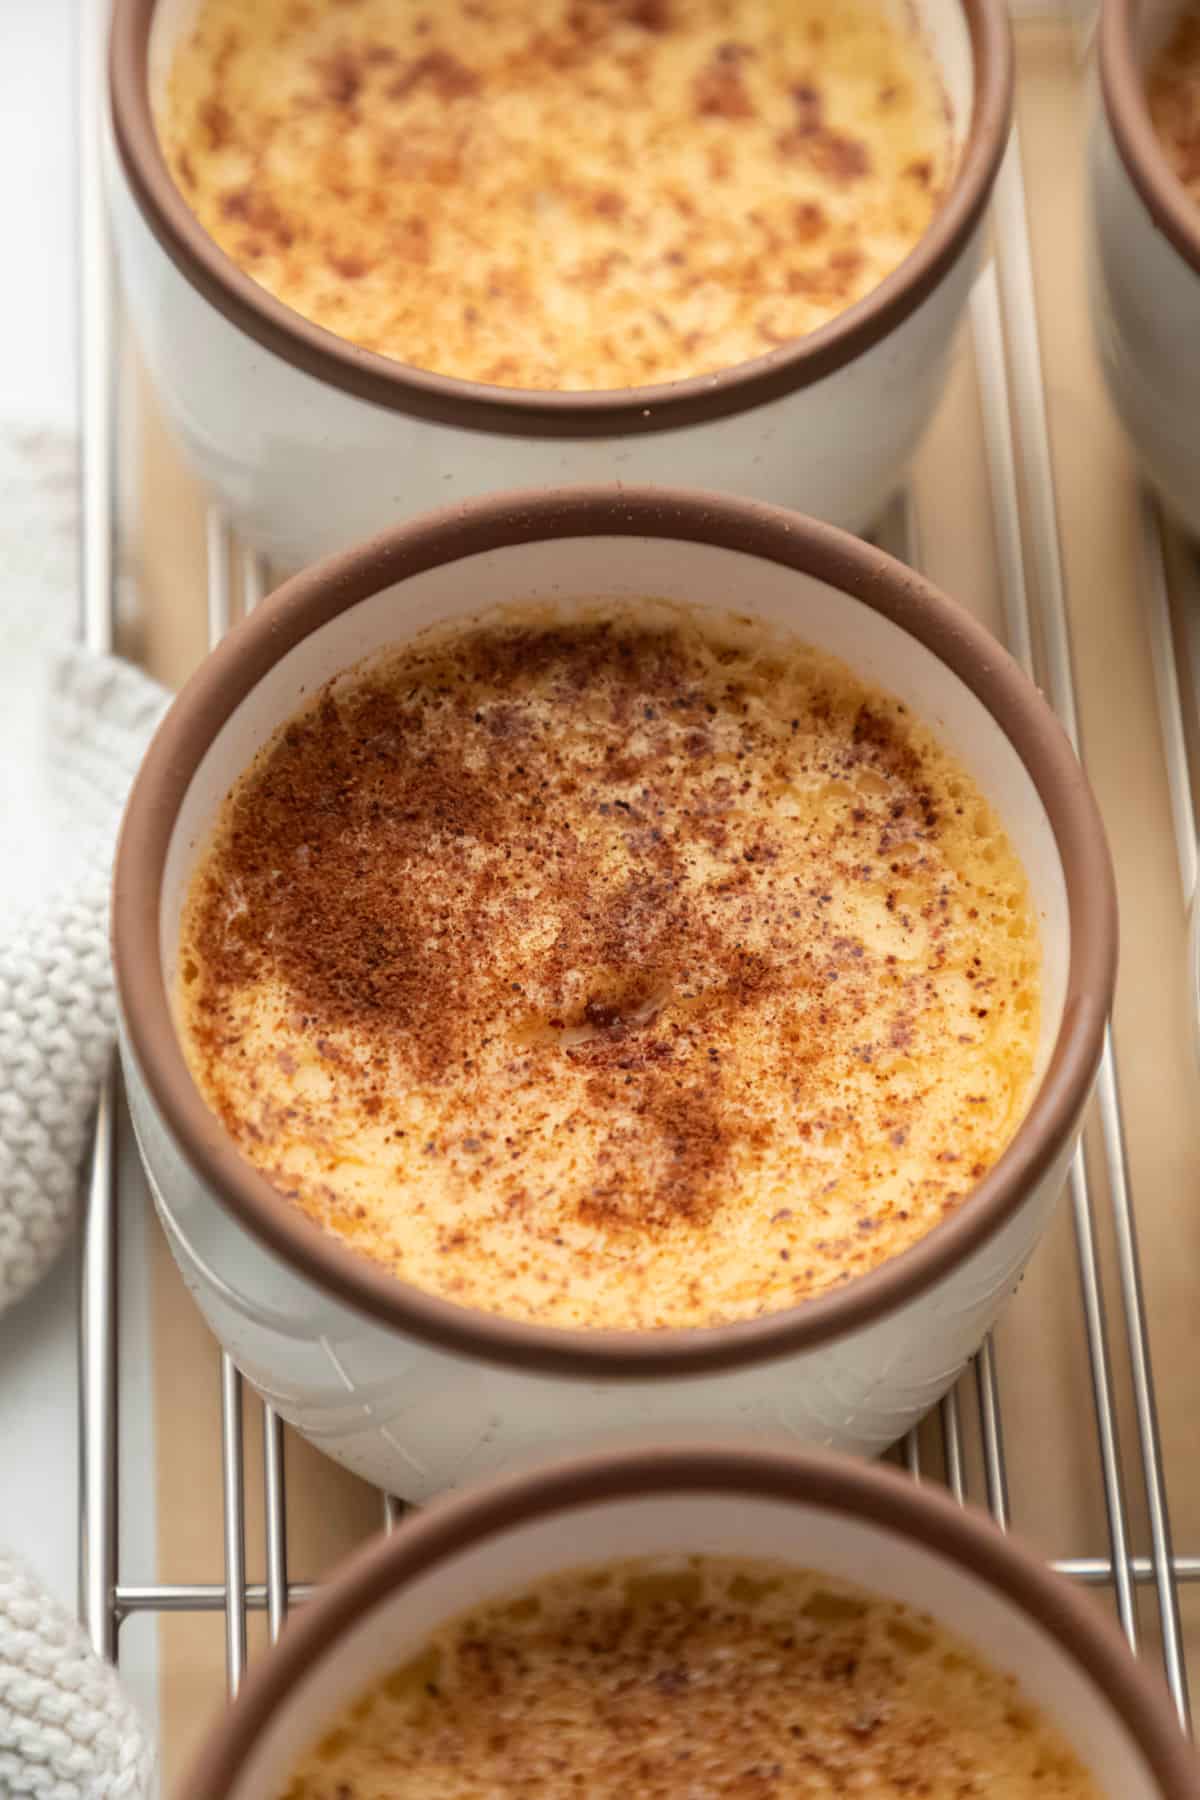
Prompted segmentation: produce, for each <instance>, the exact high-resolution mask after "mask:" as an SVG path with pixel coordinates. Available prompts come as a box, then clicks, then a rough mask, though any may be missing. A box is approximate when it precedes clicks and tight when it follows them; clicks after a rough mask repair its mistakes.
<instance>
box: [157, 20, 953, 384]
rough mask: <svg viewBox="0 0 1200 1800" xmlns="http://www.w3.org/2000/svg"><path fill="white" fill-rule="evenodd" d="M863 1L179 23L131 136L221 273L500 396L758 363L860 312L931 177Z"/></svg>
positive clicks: (923, 210)
mask: <svg viewBox="0 0 1200 1800" xmlns="http://www.w3.org/2000/svg"><path fill="white" fill-rule="evenodd" d="M891 3H892V0H350V3H349V4H346V3H342V4H335V3H333V0H327V3H326V4H320V3H318V0H303V3H302V0H203V4H202V5H201V6H200V9H199V13H198V18H197V23H196V25H195V28H194V30H193V31H192V33H191V34H190V35H189V36H187V37H186V38H185V39H184V40H183V41H182V43H181V45H180V47H179V49H178V50H177V52H176V56H175V60H174V63H173V66H172V70H171V74H170V79H169V83H168V86H167V91H166V95H165V99H164V102H163V104H162V106H161V107H160V109H159V119H158V129H159V136H160V138H161V141H162V143H163V147H164V151H165V153H166V156H167V160H168V162H169V164H170V167H171V170H172V172H173V174H174V176H175V179H176V181H177V182H178V184H179V187H180V188H181V190H182V192H183V194H184V195H185V197H186V198H187V200H188V202H189V204H190V205H191V207H192V209H193V210H194V212H195V213H196V215H197V217H198V218H199V220H200V223H201V224H202V225H203V226H204V228H205V230H206V231H208V232H209V233H210V235H211V236H212V237H213V238H215V240H216V241H217V243H218V244H219V245H220V246H221V248H222V249H223V250H225V251H226V252H227V253H228V255H229V256H231V257H232V258H233V260H234V261H235V262H236V263H238V264H240V266H241V267H242V268H243V269H245V270H247V271H248V272H249V273H250V274H251V275H252V276H254V278H255V279H256V280H257V281H259V282H261V283H262V284H263V286H264V287H266V288H269V289H270V291H271V292H272V293H273V294H275V295H276V296H277V297H278V298H279V299H280V300H283V301H285V302H286V303H287V304H288V305H289V306H291V307H293V308H294V309H295V310H296V311H297V312H299V313H302V314H304V315H305V316H306V317H307V318H309V319H311V320H314V321H315V322H316V323H317V324H318V325H323V326H325V327H326V328H327V329H328V330H330V331H332V332H335V333H336V334H337V335H338V336H340V337H343V338H348V339H349V340H351V341H352V342H353V343H355V344H359V345H362V346H363V347H364V348H366V349H369V350H377V351H381V352H382V353H383V354H385V355H387V356H392V357H396V358H399V359H400V360H401V361H404V362H409V363H415V364H417V365H419V366H420V367H422V368H426V369H433V370H437V371H440V372H441V373H443V374H448V375H457V376H465V377H469V378H472V379H475V380H478V381H484V382H490V383H495V384H499V385H501V386H506V387H529V388H558V389H586V388H617V387H626V386H629V385H634V384H639V383H645V382H659V381H671V380H675V379H678V378H680V377H683V376H689V375H697V374H702V373H705V372H707V371H712V370H716V369H722V368H725V367H728V366H729V365H731V364H733V363H737V362H741V361H743V360H745V359H746V358H749V357H754V356H759V355H761V354H763V353H764V352H765V351H768V350H770V349H772V348H774V347H775V346H776V345H779V344H782V343H786V342H787V341H788V340H789V339H792V338H795V337H798V336H800V335H801V334H802V333H804V332H807V331H811V330H813V329H814V328H815V327H816V326H818V325H822V324H824V323H825V322H826V321H827V320H829V319H831V318H833V317H834V316H835V314H837V313H839V312H841V311H843V309H844V308H846V307H847V306H849V305H851V304H852V303H853V302H854V301H856V300H859V299H861V298H862V297H863V295H865V294H867V293H869V292H870V291H871V289H872V288H874V287H876V286H877V285H878V284H879V282H880V281H882V280H883V278H884V277H885V276H886V275H888V274H890V273H891V271H892V270H893V269H894V268H895V267H896V266H897V264H898V263H899V262H900V261H901V260H902V259H903V258H904V257H905V256H907V254H908V252H909V251H910V250H911V249H912V248H913V246H914V245H915V244H916V242H917V240H918V239H919V238H920V237H921V236H922V234H923V233H924V231H925V230H926V228H927V227H928V225H929V222H930V220H931V218H932V217H933V214H934V212H935V210H936V208H937V206H938V204H939V202H940V200H941V197H942V195H943V193H944V191H945V189H946V187H947V185H948V183H949V181H950V178H951V175H952V169H953V161H954V154H953V144H952V133H951V129H950V123H949V118H948V113H947V105H946V101H945V97H944V94H943V92H942V89H941V86H940V81H939V78H938V75H937V72H936V69H935V67H934V64H933V60H932V57H931V55H930V53H929V51H928V50H927V48H926V46H925V45H924V44H923V43H922V42H921V41H920V40H919V39H918V38H917V37H916V35H915V33H914V32H913V31H912V30H911V29H910V28H908V27H907V26H905V25H902V24H900V23H898V22H897V19H898V18H902V17H903V14H902V13H901V12H900V9H899V6H898V5H897V7H896V12H895V13H892V12H890V11H889V10H888V6H889V4H891Z"/></svg>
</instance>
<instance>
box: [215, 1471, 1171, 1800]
mask: <svg viewBox="0 0 1200 1800" xmlns="http://www.w3.org/2000/svg"><path fill="white" fill-rule="evenodd" d="M692 1554H701V1555H710V1556H713V1555H715V1556H753V1557H763V1558H769V1559H772V1560H774V1559H778V1560H780V1561H782V1562H785V1563H792V1564H794V1565H798V1566H800V1567H803V1568H807V1569H817V1570H820V1571H821V1572H822V1573H823V1574H826V1575H830V1576H836V1577H840V1578H842V1579H844V1580H850V1581H854V1582H858V1583H861V1584H862V1585H863V1586H864V1587H867V1588H869V1589H871V1590H873V1591H874V1592H876V1593H879V1594H884V1595H887V1596H888V1597H889V1598H891V1599H895V1600H900V1601H903V1602H905V1603H906V1604H907V1605H910V1606H912V1607H914V1608H916V1609H917V1610H918V1611H921V1612H927V1613H931V1614H932V1615H933V1617H934V1618H935V1619H936V1620H937V1621H938V1622H939V1624H941V1625H942V1626H943V1627H945V1628H947V1629H949V1630H951V1631H953V1632H954V1633H956V1634H957V1635H958V1636H959V1637H961V1638H965V1639H966V1641H967V1642H968V1643H969V1644H970V1645H971V1646H972V1648H973V1649H975V1650H976V1651H977V1652H978V1653H979V1654H980V1655H981V1656H982V1657H983V1658H985V1659H986V1661H987V1662H989V1663H990V1664H991V1665H992V1666H993V1667H995V1668H999V1669H1001V1670H1003V1671H1004V1672H1005V1673H1008V1674H1012V1675H1015V1676H1016V1678H1017V1680H1018V1681H1019V1683H1020V1685H1021V1688H1022V1689H1023V1691H1024V1693H1025V1694H1026V1695H1027V1696H1028V1698H1029V1699H1030V1700H1032V1701H1033V1702H1034V1703H1035V1704H1036V1705H1037V1706H1038V1707H1040V1708H1041V1710H1042V1712H1043V1714H1044V1715H1045V1716H1046V1717H1047V1718H1048V1719H1049V1720H1050V1721H1051V1722H1052V1723H1053V1724H1054V1725H1056V1726H1057V1727H1058V1729H1059V1730H1060V1731H1061V1732H1062V1733H1063V1734H1064V1736H1065V1737H1066V1739H1067V1741H1068V1742H1069V1743H1070V1744H1071V1746H1072V1748H1073V1749H1074V1750H1075V1752H1076V1754H1077V1755H1078V1756H1079V1758H1080V1760H1081V1761H1082V1763H1083V1764H1084V1766H1085V1768H1086V1769H1087V1770H1088V1772H1089V1773H1090V1774H1091V1775H1092V1776H1093V1777H1094V1779H1095V1781H1096V1785H1097V1788H1098V1790H1099V1791H1100V1792H1101V1793H1102V1794H1105V1795H1109V1796H1111V1797H1112V1800H1195V1795H1196V1794H1197V1793H1198V1792H1200V1770H1198V1769H1197V1765H1196V1762H1195V1760H1194V1757H1193V1754H1192V1751H1191V1750H1190V1748H1189V1747H1188V1745H1187V1743H1186V1742H1185V1740H1184V1737H1183V1734H1182V1732H1181V1731H1180V1729H1179V1725H1178V1723H1177V1721H1176V1718H1175V1715H1174V1713H1173V1711H1172V1709H1171V1706H1170V1702H1169V1700H1168V1698H1167V1694H1166V1690H1165V1688H1163V1687H1161V1686H1160V1684H1159V1683H1158V1682H1157V1681H1156V1680H1155V1679H1153V1678H1152V1677H1151V1676H1150V1675H1149V1674H1148V1673H1147V1671H1146V1670H1145V1669H1143V1668H1141V1667H1140V1666H1139V1665H1138V1664H1137V1663H1136V1662H1135V1661H1134V1659H1133V1658H1132V1656H1130V1654H1129V1651H1128V1650H1127V1648H1126V1646H1125V1644H1124V1642H1123V1640H1122V1639H1121V1638H1120V1637H1119V1635H1118V1633H1117V1631H1116V1629H1115V1628H1114V1627H1113V1625H1112V1624H1110V1622H1109V1621H1108V1620H1107V1619H1106V1618H1105V1617H1104V1615H1103V1614H1102V1613H1101V1611H1100V1609H1099V1607H1098V1606H1097V1605H1096V1604H1095V1603H1094V1602H1093V1601H1092V1600H1090V1599H1088V1598H1087V1597H1086V1596H1085V1595H1082V1594H1079V1593H1077V1592H1075V1591H1074V1590H1073V1589H1071V1588H1070V1587H1069V1586H1068V1585H1067V1584H1066V1582H1064V1581H1061V1580H1060V1579H1059V1578H1058V1577H1057V1576H1055V1575H1053V1574H1051V1573H1050V1571H1049V1570H1048V1569H1046V1568H1045V1567H1044V1566H1043V1565H1042V1564H1040V1563H1039V1562H1037V1561H1036V1560H1035V1559H1034V1558H1033V1557H1032V1556H1031V1555H1029V1553H1028V1552H1026V1551H1025V1550H1022V1549H1020V1548H1018V1547H1017V1545H1015V1544H1014V1543H1013V1542H1012V1540H1011V1539H1008V1538H1005V1537H1003V1536H1002V1535H1001V1534H1000V1532H999V1531H997V1530H996V1528H995V1526H994V1525H992V1524H991V1522H990V1521H989V1520H988V1519H986V1518H984V1517H983V1516H981V1515H978V1514H974V1513H971V1512H967V1511H963V1510H962V1509H961V1508H959V1507H957V1506H955V1505H954V1503H953V1502H952V1501H951V1500H950V1499H949V1498H948V1497H947V1496H946V1495H945V1494H942V1493H938V1492H936V1491H934V1490H932V1489H931V1488H929V1487H927V1486H926V1487H918V1486H917V1485H916V1484H915V1483H914V1482H910V1481H908V1480H907V1479H906V1478H905V1477H903V1476H901V1475H899V1474H898V1473H896V1471H894V1470H891V1469H886V1468H883V1467H880V1466H872V1465H869V1464H861V1463H858V1464H856V1463H849V1462H844V1461H842V1460H840V1459H837V1458H832V1457H827V1456H815V1455H812V1454H809V1455H806V1456H797V1455H794V1454H780V1453H775V1452H771V1451H767V1450H762V1449H757V1448H755V1449H737V1448H730V1447H728V1446H721V1445H715V1446H714V1445H704V1446H688V1447H680V1448H678V1449H675V1450H668V1451H661V1450H660V1451H653V1450H651V1451H641V1452H621V1453H618V1454H614V1455H609V1456H593V1457H589V1458H586V1459H583V1460H581V1461H578V1462H574V1463H561V1464H556V1465H554V1466H553V1467H551V1468H548V1469H543V1470H540V1471H536V1472H534V1473H532V1474H529V1475H523V1476H520V1477H517V1478H515V1479H511V1478H510V1479H509V1480H507V1481H503V1482H497V1483H495V1484H493V1485H492V1486H490V1487H486V1488H482V1489H479V1490H477V1491H475V1492H473V1493H470V1494H466V1495H460V1496H458V1497H457V1498H456V1499H454V1500H451V1501H448V1502H442V1503H440V1504H438V1505H436V1506H433V1507H431V1508H430V1509H429V1510H428V1511H427V1512H425V1513H423V1514H422V1515H420V1516H418V1517H416V1518H414V1519H412V1520H410V1521H409V1522H407V1523H406V1524H404V1525H402V1526H401V1528H400V1529H399V1530H398V1531H397V1532H395V1533H394V1534H393V1535H392V1536H391V1537H380V1538H377V1539H375V1540H374V1541H373V1542H372V1543H371V1544H370V1545H369V1546H368V1547H367V1548H366V1549H365V1550H362V1551H360V1552H359V1553H358V1554H357V1555H356V1556H354V1557H352V1558H351V1559H350V1560H349V1561H348V1562H346V1563H344V1564H343V1565H342V1567H341V1568H340V1569H339V1570H338V1571H337V1572H336V1573H335V1574H334V1576H333V1577H332V1579H331V1580H330V1582H329V1585H328V1586H327V1587H326V1588H325V1589H324V1591H323V1592H321V1593H320V1594H319V1595H318V1597H317V1598H316V1599H315V1600H313V1601H312V1602H310V1603H309V1604H308V1605H306V1606H305V1607H304V1609H303V1611H302V1612H301V1613H299V1614H298V1615H296V1616H294V1617H293V1619H292V1620H291V1621H290V1622H289V1624H288V1626H287V1628H286V1630H285V1631H284V1633H283V1637H282V1639H281V1640H280V1643H279V1645H278V1646H277V1648H276V1649H274V1650H273V1651H272V1652H271V1654H270V1655H269V1656H268V1657H267V1658H266V1660H265V1661H264V1662H263V1663H262V1664H261V1665H260V1667H259V1668H258V1669H256V1670H255V1671H254V1672H253V1673H252V1674H251V1676H250V1679H249V1681H248V1682H247V1683H246V1685H245V1686H244V1687H243V1689H242V1691H241V1694H240V1695H239V1697H238V1699H237V1701H236V1703H235V1705H234V1706H233V1707H232V1708H231V1709H230V1711H229V1712H228V1713H226V1715H225V1717H224V1718H223V1719H222V1720H221V1722H220V1723H219V1724H218V1725H217V1727H216V1729H215V1730H214V1732H213V1734H212V1736H211V1737H210V1739H209V1740H208V1742H207V1743H206V1745H205V1747H204V1750H203V1752H202V1754H201V1756H200V1758H199V1760H198V1762H197V1764H196V1766H195V1767H194V1768H193V1770H192V1771H191V1773H190V1775H189V1777H188V1778H187V1779H186V1780H185V1781H184V1783H183V1786H182V1788H181V1789H180V1791H179V1800H252V1797H253V1800H262V1797H263V1796H268V1795H273V1794H278V1793H282V1791H283V1787H284V1783H285V1781H286V1778H287V1775H288V1772H289V1769H290V1768H291V1767H292V1766H293V1765H294V1763H295V1761H296V1760H297V1758H298V1757H299V1756H300V1755H301V1754H302V1753H303V1752H304V1751H305V1750H307V1749H308V1748H309V1746H310V1745H311V1743H312V1741H313V1739H314V1737H316V1736H318V1735H319V1734H320V1733H321V1732H322V1730H323V1729H325V1728H326V1726H327V1725H328V1724H329V1723H331V1722H332V1720H333V1719H334V1717H336V1715H337V1713H338V1712H339V1711H340V1709H341V1708H342V1707H343V1706H344V1705H346V1704H347V1703H348V1702H350V1701H352V1700H353V1699H354V1698H356V1697H357V1696H358V1695H359V1694H360V1693H362V1692H363V1690H364V1689H366V1688H368V1687H369V1686H371V1684H372V1683H373V1682H375V1681H377V1680H380V1679H382V1678H383V1677H384V1676H386V1675H387V1674H389V1673H390V1672H391V1671H392V1670H393V1669H395V1668H396V1667H398V1666H399V1665H401V1664H403V1663H404V1662H406V1661H407V1660H409V1659H410V1658H411V1657H412V1656H414V1655H416V1654H418V1653H419V1651H420V1650H421V1648H422V1647H423V1646H424V1644H425V1643H427V1642H428V1640H429V1638H430V1636H431V1635H432V1634H433V1633H434V1632H435V1631H436V1630H437V1629H438V1628H439V1626H441V1625H443V1624H445V1623H447V1622H448V1621H450V1620H451V1619H453V1618H455V1617H456V1616H457V1615H459V1614H460V1613H462V1612H464V1611H466V1610H468V1609H469V1608H471V1607H474V1606H477V1605H481V1604H483V1603H484V1602H485V1601H487V1600H490V1599H497V1598H500V1597H501V1596H503V1595H505V1594H508V1593H512V1592H513V1591H514V1590H518V1589H520V1588H521V1587H522V1586H523V1585H525V1584H527V1583H530V1582H536V1581H538V1580H539V1579H542V1578H544V1577H546V1576H549V1575H553V1574H558V1573H563V1572H565V1571H567V1570H570V1569H573V1568H578V1567H580V1566H581V1565H585V1564H589V1563H602V1562H606V1561H615V1560H618V1559H621V1558H626V1557H635V1556H661V1555H667V1556H671V1557H675V1556H686V1555H692ZM568 1773H569V1772H568Z"/></svg>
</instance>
